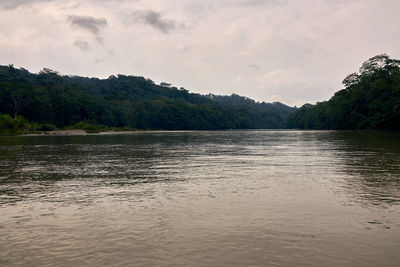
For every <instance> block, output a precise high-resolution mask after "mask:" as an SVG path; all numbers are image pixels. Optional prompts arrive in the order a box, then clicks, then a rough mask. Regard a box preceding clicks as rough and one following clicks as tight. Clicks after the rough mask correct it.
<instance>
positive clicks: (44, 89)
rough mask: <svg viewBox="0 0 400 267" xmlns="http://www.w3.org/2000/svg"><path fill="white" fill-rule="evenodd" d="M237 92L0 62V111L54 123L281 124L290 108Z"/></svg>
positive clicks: (230, 126) (156, 125)
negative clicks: (205, 92)
mask: <svg viewBox="0 0 400 267" xmlns="http://www.w3.org/2000/svg"><path fill="white" fill-rule="evenodd" d="M237 98H239V99H240V98H242V97H239V96H236V95H233V96H231V97H228V96H226V97H225V96H224V97H218V96H215V97H214V99H216V100H213V99H210V97H206V96H202V95H199V94H193V93H189V92H188V91H187V90H186V89H184V88H180V89H178V88H176V87H173V86H171V85H170V84H166V83H161V84H160V85H156V84H155V83H154V82H153V81H151V80H149V79H145V78H143V77H135V76H125V75H117V76H110V77H109V78H108V79H97V78H84V77H77V76H62V75H60V74H59V73H57V72H55V71H52V70H49V69H43V70H42V71H41V72H40V73H38V74H33V73H30V72H29V71H27V70H25V69H22V68H21V69H16V68H14V67H13V66H12V65H10V66H0V113H1V114H9V115H10V116H11V117H12V118H17V117H18V116H19V115H21V116H23V117H24V118H26V119H27V120H28V121H29V122H31V123H33V122H34V123H38V124H43V125H55V126H56V127H58V128H63V127H67V126H72V125H75V124H77V123H81V124H82V123H85V124H101V125H106V126H109V127H124V126H129V127H131V128H136V129H169V130H176V129H180V130H188V129H193V130H195V129H255V128H264V129H265V128H284V127H286V126H287V121H288V117H289V115H290V114H291V113H292V112H293V111H294V110H295V109H294V108H291V107H288V106H285V105H283V104H281V103H273V104H266V103H257V102H254V101H252V100H250V102H249V103H247V102H246V103H241V102H235V101H234V100H235V99H237ZM219 99H224V100H226V101H218V100H219ZM243 99H247V98H243ZM230 100H232V103H229V101H230ZM3 119H4V118H3ZM9 120H10V118H5V120H4V121H9ZM20 120H22V119H20ZM20 124H21V123H20ZM21 125H22V124H21ZM0 126H1V125H0ZM50 128H51V127H50Z"/></svg>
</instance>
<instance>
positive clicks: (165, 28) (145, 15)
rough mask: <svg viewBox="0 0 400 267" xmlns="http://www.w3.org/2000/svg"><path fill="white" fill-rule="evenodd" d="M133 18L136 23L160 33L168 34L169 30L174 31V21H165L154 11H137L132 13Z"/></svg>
mask: <svg viewBox="0 0 400 267" xmlns="http://www.w3.org/2000/svg"><path fill="white" fill-rule="evenodd" d="M133 16H134V18H135V19H136V20H137V21H140V22H142V23H145V24H148V25H150V26H151V27H153V28H155V29H157V30H159V31H161V32H162V33H169V32H170V31H171V30H174V29H176V22H175V21H174V20H170V19H165V18H163V17H162V15H161V13H159V12H156V11H152V10H149V11H138V12H134V13H133Z"/></svg>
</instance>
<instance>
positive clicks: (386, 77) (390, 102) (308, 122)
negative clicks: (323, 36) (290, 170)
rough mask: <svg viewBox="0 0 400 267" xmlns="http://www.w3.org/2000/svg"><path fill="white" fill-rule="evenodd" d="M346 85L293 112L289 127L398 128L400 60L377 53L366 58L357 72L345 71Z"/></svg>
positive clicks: (399, 114)
mask: <svg viewBox="0 0 400 267" xmlns="http://www.w3.org/2000/svg"><path fill="white" fill-rule="evenodd" d="M343 84H344V85H345V89H343V90H340V91H338V92H336V93H335V95H334V96H333V97H332V98H331V99H330V100H329V101H325V102H321V103H317V104H316V105H310V104H306V105H304V106H302V107H301V108H300V109H298V110H297V112H296V113H294V114H293V115H292V116H291V118H290V121H289V127H290V128H300V129H386V130H389V129H390V130H399V129H400V61H399V60H395V59H390V58H389V57H388V56H387V55H385V54H383V55H377V56H375V57H372V58H370V59H369V60H367V61H365V62H364V63H363V65H362V66H361V68H360V70H359V73H352V74H350V75H348V76H347V77H346V78H345V79H344V81H343Z"/></svg>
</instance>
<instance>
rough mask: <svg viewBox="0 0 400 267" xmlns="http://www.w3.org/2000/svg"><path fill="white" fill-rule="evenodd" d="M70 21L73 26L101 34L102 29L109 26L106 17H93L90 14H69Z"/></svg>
mask: <svg viewBox="0 0 400 267" xmlns="http://www.w3.org/2000/svg"><path fill="white" fill-rule="evenodd" d="M68 21H69V22H70V23H71V25H73V26H77V27H79V28H82V29H85V30H87V31H89V32H91V33H93V34H94V35H98V34H100V31H101V30H102V29H103V28H105V27H106V26H107V20H106V19H105V18H98V19H97V18H93V17H89V16H75V15H72V16H68Z"/></svg>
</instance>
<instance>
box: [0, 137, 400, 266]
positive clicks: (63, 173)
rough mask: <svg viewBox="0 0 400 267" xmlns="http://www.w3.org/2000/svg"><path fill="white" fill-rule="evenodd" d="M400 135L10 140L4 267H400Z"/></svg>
mask: <svg viewBox="0 0 400 267" xmlns="http://www.w3.org/2000/svg"><path fill="white" fill-rule="evenodd" d="M399 251H400V134H398V133H392V132H367V131H365V132H354V131H348V132H347V131H342V132H340V131H199V132H196V131H193V132H137V133H130V134H115V135H114V134H113V135H109V134H104V135H82V136H18V137H0V265H1V266H14V265H23V266H82V265H88V266H126V265H129V266H397V265H398V264H399V262H400V254H399Z"/></svg>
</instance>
